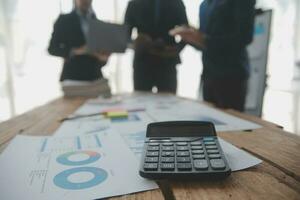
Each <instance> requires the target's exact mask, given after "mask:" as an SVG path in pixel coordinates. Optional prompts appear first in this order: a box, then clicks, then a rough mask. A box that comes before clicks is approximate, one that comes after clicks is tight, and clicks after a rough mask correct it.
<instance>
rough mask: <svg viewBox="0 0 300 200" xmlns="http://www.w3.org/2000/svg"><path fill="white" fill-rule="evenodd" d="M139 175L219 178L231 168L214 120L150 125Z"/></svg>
mask: <svg viewBox="0 0 300 200" xmlns="http://www.w3.org/2000/svg"><path fill="white" fill-rule="evenodd" d="M139 174H140V176H142V177H144V178H148V179H153V180H159V179H188V180H208V179H209V180H211V179H217V180H219V179H223V178H226V177H228V176H229V175H230V174H231V169H230V167H229V165H228V162H227V160H226V158H225V155H224V152H223V150H222V148H221V146H220V143H219V141H218V137H217V134H216V131H215V127H214V125H213V124H212V123H210V122H199V121H175V122H158V123H151V124H149V125H148V127H147V134H146V140H145V144H144V150H143V154H142V158H141V166H140V171H139Z"/></svg>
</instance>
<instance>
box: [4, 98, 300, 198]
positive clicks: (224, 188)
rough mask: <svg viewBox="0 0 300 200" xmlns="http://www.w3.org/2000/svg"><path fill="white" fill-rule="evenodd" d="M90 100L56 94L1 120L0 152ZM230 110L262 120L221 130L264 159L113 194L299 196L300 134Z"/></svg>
mask: <svg viewBox="0 0 300 200" xmlns="http://www.w3.org/2000/svg"><path fill="white" fill-rule="evenodd" d="M141 94H144V93H141ZM134 95H137V94H134ZM85 100H86V99H84V98H75V99H63V98H61V99H57V100H54V101H52V102H50V103H49V104H47V105H45V106H41V107H39V108H36V109H34V110H32V111H30V112H28V113H25V114H23V115H21V116H18V117H16V118H14V119H11V120H9V121H7V122H3V123H1V124H0V152H1V151H3V150H4V148H5V147H6V145H7V144H8V142H9V141H10V140H11V139H12V138H13V137H14V136H16V135H17V134H25V135H51V134H52V133H53V132H54V131H55V130H56V129H57V128H58V127H59V126H60V122H59V120H60V119H62V118H64V117H66V116H68V115H69V114H71V113H73V112H74V111H75V110H76V109H77V108H78V107H79V106H80V105H82V104H83V102H84V101H85ZM225 112H227V113H229V114H232V115H234V116H238V117H240V118H243V119H246V120H250V121H252V122H255V123H258V124H260V125H262V126H263V128H261V129H257V130H253V131H237V132H222V133H219V135H220V136H221V137H222V138H224V139H225V140H227V141H229V142H230V143H232V144H234V145H236V146H237V147H239V148H242V149H244V150H246V151H248V152H250V153H252V154H254V155H256V156H257V157H259V158H261V159H263V160H264V161H265V162H264V163H263V164H261V165H259V166H257V167H254V168H251V169H248V170H245V171H240V172H235V173H233V174H232V176H231V177H229V178H228V179H227V180H224V181H220V182H202V183H201V182H198V183H195V182H172V183H170V184H168V183H161V184H160V188H161V190H154V191H149V192H143V193H137V194H132V195H125V196H122V197H115V198H111V199H116V200H117V199H124V200H133V199H136V200H139V199H146V200H148V199H149V200H160V199H164V197H165V199H180V200H181V199H187V200H194V199H195V200H198V199H208V200H213V199H237V200H240V199H300V137H299V136H296V135H292V134H290V133H287V132H284V131H283V130H282V129H281V127H280V126H278V125H276V124H273V123H270V122H266V121H263V120H261V119H259V118H256V117H253V116H248V115H245V114H242V113H238V112H235V111H232V110H225Z"/></svg>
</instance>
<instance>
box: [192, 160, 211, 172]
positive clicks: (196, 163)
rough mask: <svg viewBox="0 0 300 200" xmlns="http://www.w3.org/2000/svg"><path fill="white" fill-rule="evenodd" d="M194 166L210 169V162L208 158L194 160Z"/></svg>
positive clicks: (199, 168) (198, 168) (197, 168)
mask: <svg viewBox="0 0 300 200" xmlns="http://www.w3.org/2000/svg"><path fill="white" fill-rule="evenodd" d="M194 168H195V169H196V170H205V169H208V163H207V161H206V160H194Z"/></svg>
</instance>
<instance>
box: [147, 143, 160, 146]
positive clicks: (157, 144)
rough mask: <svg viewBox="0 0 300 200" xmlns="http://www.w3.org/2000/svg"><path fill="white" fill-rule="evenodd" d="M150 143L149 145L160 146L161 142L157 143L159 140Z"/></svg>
mask: <svg viewBox="0 0 300 200" xmlns="http://www.w3.org/2000/svg"><path fill="white" fill-rule="evenodd" d="M148 145H149V146H159V143H157V142H149V143H148Z"/></svg>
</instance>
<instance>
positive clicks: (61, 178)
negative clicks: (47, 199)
mask: <svg viewBox="0 0 300 200" xmlns="http://www.w3.org/2000/svg"><path fill="white" fill-rule="evenodd" d="M82 172H85V173H86V172H87V173H92V174H93V178H92V179H90V180H88V181H83V182H76V183H74V182H71V181H70V180H69V179H68V178H69V177H70V176H71V175H74V174H77V173H82ZM107 177H108V173H107V172H106V171H105V170H103V169H101V168H96V167H77V168H73V169H68V170H65V171H62V172H61V173H59V174H57V175H56V176H55V177H54V179H53V182H54V184H55V185H56V186H58V187H60V188H63V189H67V190H82V189H87V188H91V187H94V186H96V185H99V184H100V183H102V182H104V181H105V180H106V179H107Z"/></svg>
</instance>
